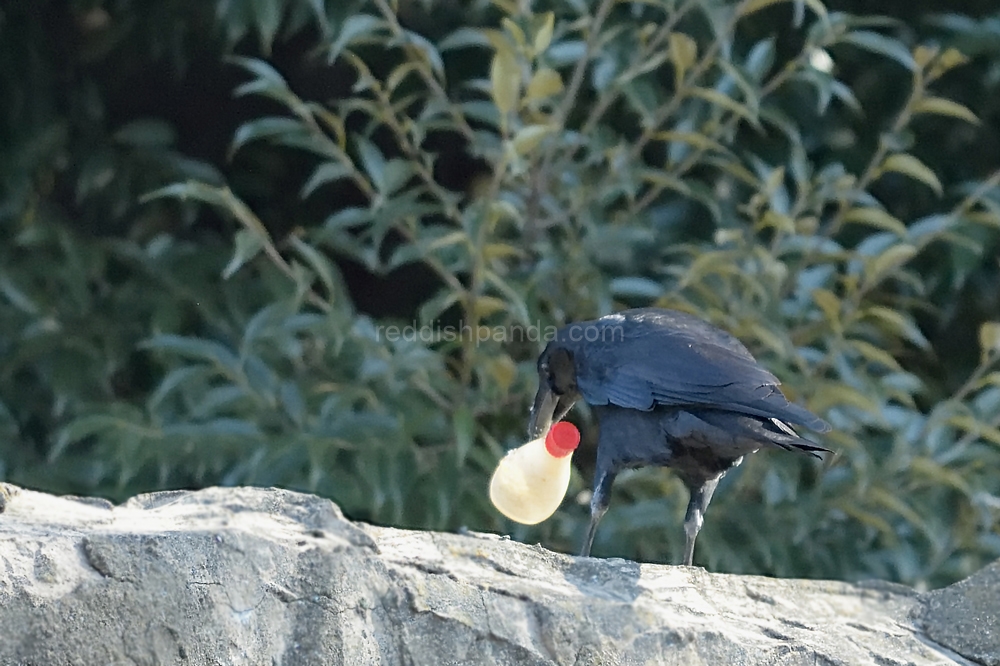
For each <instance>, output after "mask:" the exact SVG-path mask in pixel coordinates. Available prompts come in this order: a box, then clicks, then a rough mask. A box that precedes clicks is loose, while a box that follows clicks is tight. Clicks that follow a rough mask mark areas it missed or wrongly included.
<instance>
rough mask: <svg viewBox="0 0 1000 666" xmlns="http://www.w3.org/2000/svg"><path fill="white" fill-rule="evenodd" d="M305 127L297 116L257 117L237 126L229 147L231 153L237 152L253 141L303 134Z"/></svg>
mask: <svg viewBox="0 0 1000 666" xmlns="http://www.w3.org/2000/svg"><path fill="white" fill-rule="evenodd" d="M304 129H305V128H304V127H303V126H302V123H301V121H299V120H296V119H295V118H282V117H280V116H268V117H264V118H257V119H255V120H251V121H249V122H246V123H243V124H242V125H240V126H239V128H237V130H236V133H235V134H234V135H233V142H232V144H231V145H230V147H229V154H230V155H232V154H234V153H236V151H238V150H239V149H240V148H242V147H243V146H244V145H246V144H248V143H250V142H251V141H260V140H261V139H273V138H275V137H280V136H283V135H285V134H301V133H302V132H303V131H304Z"/></svg>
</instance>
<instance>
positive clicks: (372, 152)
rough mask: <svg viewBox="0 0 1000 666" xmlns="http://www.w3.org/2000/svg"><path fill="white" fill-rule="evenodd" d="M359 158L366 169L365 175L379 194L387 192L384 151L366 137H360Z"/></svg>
mask: <svg viewBox="0 0 1000 666" xmlns="http://www.w3.org/2000/svg"><path fill="white" fill-rule="evenodd" d="M357 145H358V156H359V157H360V159H361V166H362V168H364V170H365V173H367V174H368V177H369V178H371V181H372V184H373V185H375V189H377V190H378V191H379V192H384V191H385V157H383V156H382V151H380V150H379V149H378V147H377V146H376V145H375V144H374V143H372V142H371V141H369V140H368V139H365V138H364V137H358V139H357Z"/></svg>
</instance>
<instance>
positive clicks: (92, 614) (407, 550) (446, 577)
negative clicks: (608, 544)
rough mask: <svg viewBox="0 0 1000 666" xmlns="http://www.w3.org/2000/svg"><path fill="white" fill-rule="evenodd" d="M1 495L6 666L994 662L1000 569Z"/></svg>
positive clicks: (330, 512)
mask: <svg viewBox="0 0 1000 666" xmlns="http://www.w3.org/2000/svg"><path fill="white" fill-rule="evenodd" d="M0 496H5V502H4V503H3V504H0V506H4V508H5V510H4V512H3V513H0V664H4V665H5V666H6V665H17V666H43V665H49V664H53V665H60V666H61V665H64V664H66V665H68V664H73V665H81V666H92V665H95V664H129V665H141V666H145V665H153V664H198V665H201V664H213V665H214V664H224V665H229V664H262V665H268V666H270V665H279V664H280V665H282V666H298V665H300V664H302V665H308V664H317V665H319V664H324V665H326V664H351V665H353V664H407V665H414V666H420V665H424V664H427V665H433V666H439V665H445V664H499V665H508V664H509V665H512V666H513V665H515V664H516V665H533V664H539V665H541V664H560V665H561V664H577V665H581V666H582V665H595V666H596V665H598V664H607V665H609V666H610V665H617V664H622V665H631V664H677V665H681V664H685V665H686V664H711V665H713V666H714V665H718V664H810V665H813V664H823V665H833V664H851V665H856V664H878V665H880V666H897V665H898V666H902V665H904V664H913V665H917V666H921V665H925V664H954V663H958V664H970V663H982V664H1000V657H998V655H1000V650H998V645H1000V637H998V635H997V626H998V625H997V616H998V608H1000V563H998V564H994V565H993V566H992V567H988V568H987V569H986V570H984V572H982V573H981V574H977V576H978V577H979V578H978V579H977V577H973V578H972V579H969V580H968V581H964V582H962V583H958V584H956V585H954V586H952V587H950V588H947V589H945V590H939V591H937V592H932V593H930V594H927V595H918V594H916V593H914V592H913V591H911V590H909V589H908V588H904V587H901V586H896V585H889V584H879V585H871V586H854V585H849V584H846V583H838V582H828V581H805V580H777V579H770V578H763V577H753V576H733V575H724V574H710V573H706V572H705V571H703V570H701V569H698V568H692V567H668V566H659V565H646V564H637V563H635V562H629V561H625V560H615V559H611V560H600V559H590V558H576V557H569V556H566V555H560V554H557V553H552V552H549V551H546V550H544V549H542V548H540V547H532V546H525V545H523V544H519V543H515V542H511V541H507V540H504V539H501V538H498V537H494V536H489V535H481V536H459V535H452V534H439V533H430V532H410V531H404V530H397V529H389V528H378V527H373V526H369V525H361V524H355V523H351V522H349V521H347V520H345V519H344V518H343V516H342V515H341V513H340V511H339V510H338V509H337V507H336V506H335V505H333V504H332V503H330V502H329V501H326V500H322V499H319V498H317V497H313V496H310V495H303V494H299V493H293V492H288V491H283V490H273V489H255V488H226V489H222V488H212V489H208V490H203V491H199V492H168V493H156V494H151V495H142V496H139V497H136V498H134V499H132V500H130V501H128V502H127V503H125V504H123V505H121V506H112V505H111V504H109V503H106V502H103V501H94V500H80V499H72V498H60V497H53V496H51V495H45V494H42V493H36V492H32V491H28V490H23V489H17V488H13V487H11V486H7V487H6V489H5V491H3V492H0ZM984 629H986V630H985V631H984ZM945 645H947V646H950V648H951V649H949V647H945ZM952 649H953V650H955V652H953V651H952ZM959 653H961V654H963V655H965V657H963V656H960V654H959ZM966 657H967V658H969V659H974V660H976V661H967V660H966Z"/></svg>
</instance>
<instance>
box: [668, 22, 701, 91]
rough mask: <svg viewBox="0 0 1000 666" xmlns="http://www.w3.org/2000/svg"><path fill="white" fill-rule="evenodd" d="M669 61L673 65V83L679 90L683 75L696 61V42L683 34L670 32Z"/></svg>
mask: <svg viewBox="0 0 1000 666" xmlns="http://www.w3.org/2000/svg"><path fill="white" fill-rule="evenodd" d="M668 40H669V50H670V60H671V62H673V64H674V82H675V83H676V84H677V87H678V88H680V86H681V83H683V81H684V74H685V73H687V71H688V69H690V68H691V65H693V64H694V63H695V60H697V59H698V42H696V41H694V40H693V39H691V37H689V36H687V35H685V34H684V33H683V32H672V33H670V36H669V37H668Z"/></svg>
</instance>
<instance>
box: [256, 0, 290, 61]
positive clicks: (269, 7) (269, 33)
mask: <svg viewBox="0 0 1000 666" xmlns="http://www.w3.org/2000/svg"><path fill="white" fill-rule="evenodd" d="M248 4H249V7H250V12H251V14H252V15H253V20H254V23H255V24H256V26H257V31H258V32H259V33H260V45H261V50H263V51H264V53H270V51H271V44H273V43H274V36H275V35H276V34H277V33H278V27H279V26H280V25H281V17H282V14H283V11H282V10H283V8H284V7H283V5H284V3H283V2H281V1H280V0H250V2H249V3H248Z"/></svg>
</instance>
